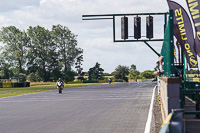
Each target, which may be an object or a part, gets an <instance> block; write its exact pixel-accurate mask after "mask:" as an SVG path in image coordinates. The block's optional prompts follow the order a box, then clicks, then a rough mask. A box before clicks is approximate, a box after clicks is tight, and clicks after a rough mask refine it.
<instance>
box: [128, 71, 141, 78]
mask: <svg viewBox="0 0 200 133" xmlns="http://www.w3.org/2000/svg"><path fill="white" fill-rule="evenodd" d="M139 75H140V72H139V71H137V70H136V71H131V72H130V73H129V78H130V79H135V80H137V79H138V78H140V76H139Z"/></svg>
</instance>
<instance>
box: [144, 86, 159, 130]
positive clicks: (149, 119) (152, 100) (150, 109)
mask: <svg viewBox="0 0 200 133" xmlns="http://www.w3.org/2000/svg"><path fill="white" fill-rule="evenodd" d="M156 87H157V86H155V87H154V89H153V95H152V98H151V104H150V108H149V114H148V118H147V122H146V126H145V131H144V133H150V129H151V119H152V111H153V102H154V95H155V89H156Z"/></svg>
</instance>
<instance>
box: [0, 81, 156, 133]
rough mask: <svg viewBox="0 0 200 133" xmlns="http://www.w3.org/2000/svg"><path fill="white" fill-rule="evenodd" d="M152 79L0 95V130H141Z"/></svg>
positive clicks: (60, 132)
mask: <svg viewBox="0 0 200 133" xmlns="http://www.w3.org/2000/svg"><path fill="white" fill-rule="evenodd" d="M154 86H155V84H154V83H145V84H144V83H142V84H136V83H115V84H111V85H109V84H103V85H98V86H88V87H80V88H70V89H64V90H63V94H58V92H57V90H53V91H47V92H41V93H34V94H27V95H21V96H14V97H7V98H0V133H144V130H145V124H146V121H147V117H148V111H149V107H150V102H151V97H152V92H153V88H154Z"/></svg>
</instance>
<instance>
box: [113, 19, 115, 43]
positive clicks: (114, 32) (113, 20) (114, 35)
mask: <svg viewBox="0 0 200 133" xmlns="http://www.w3.org/2000/svg"><path fill="white" fill-rule="evenodd" d="M113 42H115V16H113Z"/></svg>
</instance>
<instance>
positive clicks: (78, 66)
mask: <svg viewBox="0 0 200 133" xmlns="http://www.w3.org/2000/svg"><path fill="white" fill-rule="evenodd" d="M81 62H83V55H80V56H79V57H77V58H76V63H75V65H76V66H75V68H76V70H77V74H78V78H77V79H78V80H81V81H82V80H84V74H85V73H84V72H82V70H83V68H82V67H81V65H82V63H81Z"/></svg>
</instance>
